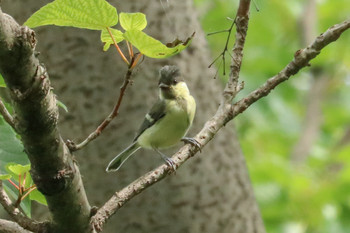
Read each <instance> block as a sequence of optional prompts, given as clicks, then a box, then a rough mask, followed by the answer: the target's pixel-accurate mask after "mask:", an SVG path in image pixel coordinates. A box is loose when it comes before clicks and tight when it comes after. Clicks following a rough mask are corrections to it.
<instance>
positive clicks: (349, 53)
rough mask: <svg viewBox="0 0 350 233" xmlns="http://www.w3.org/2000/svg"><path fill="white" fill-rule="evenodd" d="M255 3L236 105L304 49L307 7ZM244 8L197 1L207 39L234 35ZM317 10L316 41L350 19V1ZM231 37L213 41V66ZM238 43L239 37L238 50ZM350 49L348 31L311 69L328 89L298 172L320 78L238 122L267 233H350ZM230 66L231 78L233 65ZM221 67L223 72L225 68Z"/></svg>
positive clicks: (302, 76)
mask: <svg viewBox="0 0 350 233" xmlns="http://www.w3.org/2000/svg"><path fill="white" fill-rule="evenodd" d="M255 1H256V3H257V5H258V7H259V9H260V11H259V12H258V11H256V10H255V7H254V4H253V3H252V7H251V14H250V22H249V29H248V37H247V40H246V45H245V49H244V59H243V65H242V72H241V80H244V81H245V89H244V90H243V91H242V92H241V93H240V94H239V96H238V97H237V98H242V97H244V96H245V95H246V94H247V93H249V92H251V91H253V90H254V89H256V88H257V87H259V86H260V85H261V84H262V83H264V81H265V80H267V79H268V78H270V77H272V76H274V75H275V74H277V73H278V72H279V71H280V70H282V68H283V67H284V66H285V65H287V64H288V63H289V62H290V61H291V60H292V59H293V56H294V53H295V52H296V51H297V50H298V49H300V48H303V47H305V46H304V45H302V43H301V29H300V23H301V17H302V15H303V14H305V11H304V9H305V4H306V2H307V1H306V0H304V1H303V0H293V1H280V0H255ZM238 2H239V1H238V0H236V1H229V0H195V3H196V6H197V9H198V12H199V15H200V18H201V22H202V26H203V28H204V31H205V32H206V33H210V32H215V31H220V30H225V29H228V28H229V26H230V25H231V21H230V20H227V17H230V18H234V17H235V11H236V9H237V6H238ZM316 2H317V29H316V31H317V34H320V33H321V32H324V31H325V30H326V29H327V28H329V27H330V26H332V25H334V24H337V23H340V22H342V21H344V20H346V19H348V17H349V12H350V4H349V2H348V0H337V1H332V0H318V1H316ZM226 35H227V34H226V33H220V34H216V35H212V36H209V37H208V41H209V45H210V46H211V49H212V54H213V59H214V58H215V57H216V56H217V55H219V54H220V53H221V52H222V50H223V48H224V45H225V41H226ZM315 36H316V35H315ZM233 41H234V37H233V38H231V43H230V44H231V46H232V44H233ZM349 42H350V31H347V32H346V33H345V34H343V35H342V36H341V38H340V39H339V40H338V41H336V42H335V43H333V44H331V45H329V46H328V47H327V48H325V49H324V50H323V51H322V53H321V54H320V55H319V56H318V57H317V58H316V59H315V60H313V61H312V62H311V65H312V66H311V67H312V68H317V69H318V70H319V72H318V73H317V74H318V75H320V76H321V75H322V76H327V80H328V81H327V84H326V85H327V86H326V88H325V89H326V91H324V93H322V95H323V96H322V98H321V99H322V100H321V101H322V102H321V115H322V116H321V117H322V123H321V126H320V130H319V132H318V134H317V137H316V139H315V141H314V143H313V144H312V145H311V147H310V150H309V151H308V153H307V157H306V159H305V161H303V162H301V163H298V164H296V163H293V159H292V158H291V157H292V153H293V150H294V147H295V146H296V144H297V142H298V139H299V138H300V137H301V134H303V133H304V131H303V129H304V128H305V125H303V122H304V120H305V113H306V110H307V102H308V101H310V100H309V99H308V96H309V93H310V91H311V90H312V88H313V87H314V86H313V84H314V79H317V78H318V76H315V78H313V77H312V74H311V72H310V70H311V69H310V68H306V69H303V70H302V71H301V72H300V73H299V74H297V75H296V76H294V77H292V78H291V79H290V80H289V81H287V82H285V83H283V84H281V85H279V86H278V87H277V88H276V89H275V90H274V91H273V92H272V93H271V94H270V95H269V96H268V97H267V98H264V99H261V100H260V101H258V103H256V104H254V105H253V106H251V107H250V109H249V110H248V111H246V112H244V113H243V114H242V115H240V116H238V117H237V118H236V119H235V123H236V126H237V129H238V133H239V138H240V142H241V145H242V148H243V151H244V154H245V156H246V159H247V165H248V168H249V172H250V176H251V179H252V182H253V185H254V189H255V195H256V197H257V200H258V203H259V206H260V209H261V212H262V216H263V220H264V223H265V226H266V230H267V232H276V233H277V232H286V233H306V232H308V233H316V232H317V233H329V232H332V233H343V232H344V233H345V232H349V231H350V230H349V229H350V222H349V221H348V219H350V145H349V142H350V136H349V135H348V136H346V135H347V134H350V104H349V100H350V90H349V85H350V69H349V68H350V43H349ZM229 51H230V50H229ZM226 60H228V61H227V64H226V70H227V69H228V67H229V63H230V57H229V56H227V58H226ZM216 64H217V67H219V69H220V70H222V64H221V65H220V61H218V62H217V63H216ZM221 73H222V72H221ZM227 73H228V72H227ZM222 78H223V79H225V78H227V77H222ZM346 139H347V140H346Z"/></svg>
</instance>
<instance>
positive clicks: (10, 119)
mask: <svg viewBox="0 0 350 233" xmlns="http://www.w3.org/2000/svg"><path fill="white" fill-rule="evenodd" d="M0 114H1V115H2V116H3V117H4V120H5V121H6V122H7V124H9V125H10V126H11V127H12V128H13V129H15V122H14V120H13V117H12V116H11V114H10V113H9V112H8V111H7V109H6V107H5V105H4V103H3V102H2V100H1V98H0Z"/></svg>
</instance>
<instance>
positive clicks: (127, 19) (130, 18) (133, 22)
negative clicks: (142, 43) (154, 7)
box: [119, 12, 147, 31]
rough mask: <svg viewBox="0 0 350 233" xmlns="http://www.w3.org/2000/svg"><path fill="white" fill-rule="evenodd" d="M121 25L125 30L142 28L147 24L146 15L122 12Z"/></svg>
mask: <svg viewBox="0 0 350 233" xmlns="http://www.w3.org/2000/svg"><path fill="white" fill-rule="evenodd" d="M119 20H120V25H121V26H122V28H124V30H125V31H130V30H140V31H142V30H143V29H144V28H145V27H146V26H147V20H146V15H145V14H142V13H139V12H137V13H123V12H122V13H120V14H119Z"/></svg>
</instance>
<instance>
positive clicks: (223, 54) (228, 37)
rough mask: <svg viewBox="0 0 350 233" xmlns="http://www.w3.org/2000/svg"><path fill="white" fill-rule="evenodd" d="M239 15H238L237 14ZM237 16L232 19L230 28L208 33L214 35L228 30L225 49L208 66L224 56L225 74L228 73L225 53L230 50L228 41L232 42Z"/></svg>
mask: <svg viewBox="0 0 350 233" xmlns="http://www.w3.org/2000/svg"><path fill="white" fill-rule="evenodd" d="M236 17H237V16H236ZM236 17H235V19H234V20H233V21H232V24H231V26H230V28H229V29H226V30H222V31H218V32H211V33H208V36H211V35H214V34H217V33H222V32H227V38H226V43H225V47H224V49H223V51H222V52H221V53H220V54H219V55H218V56H217V57H216V58H215V59H214V61H213V62H212V63H211V64H210V65H209V66H208V68H210V67H211V66H212V65H213V64H214V63H215V62H216V61H217V60H218V59H219V58H220V57H221V58H222V61H223V75H225V74H226V72H225V54H226V52H227V50H228V43H229V42H230V38H231V32H232V29H233V26H234V25H235V24H236Z"/></svg>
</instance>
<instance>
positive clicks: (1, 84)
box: [0, 74, 6, 87]
mask: <svg viewBox="0 0 350 233" xmlns="http://www.w3.org/2000/svg"><path fill="white" fill-rule="evenodd" d="M0 87H6V84H5V81H4V78H3V77H2V75H1V74H0Z"/></svg>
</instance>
